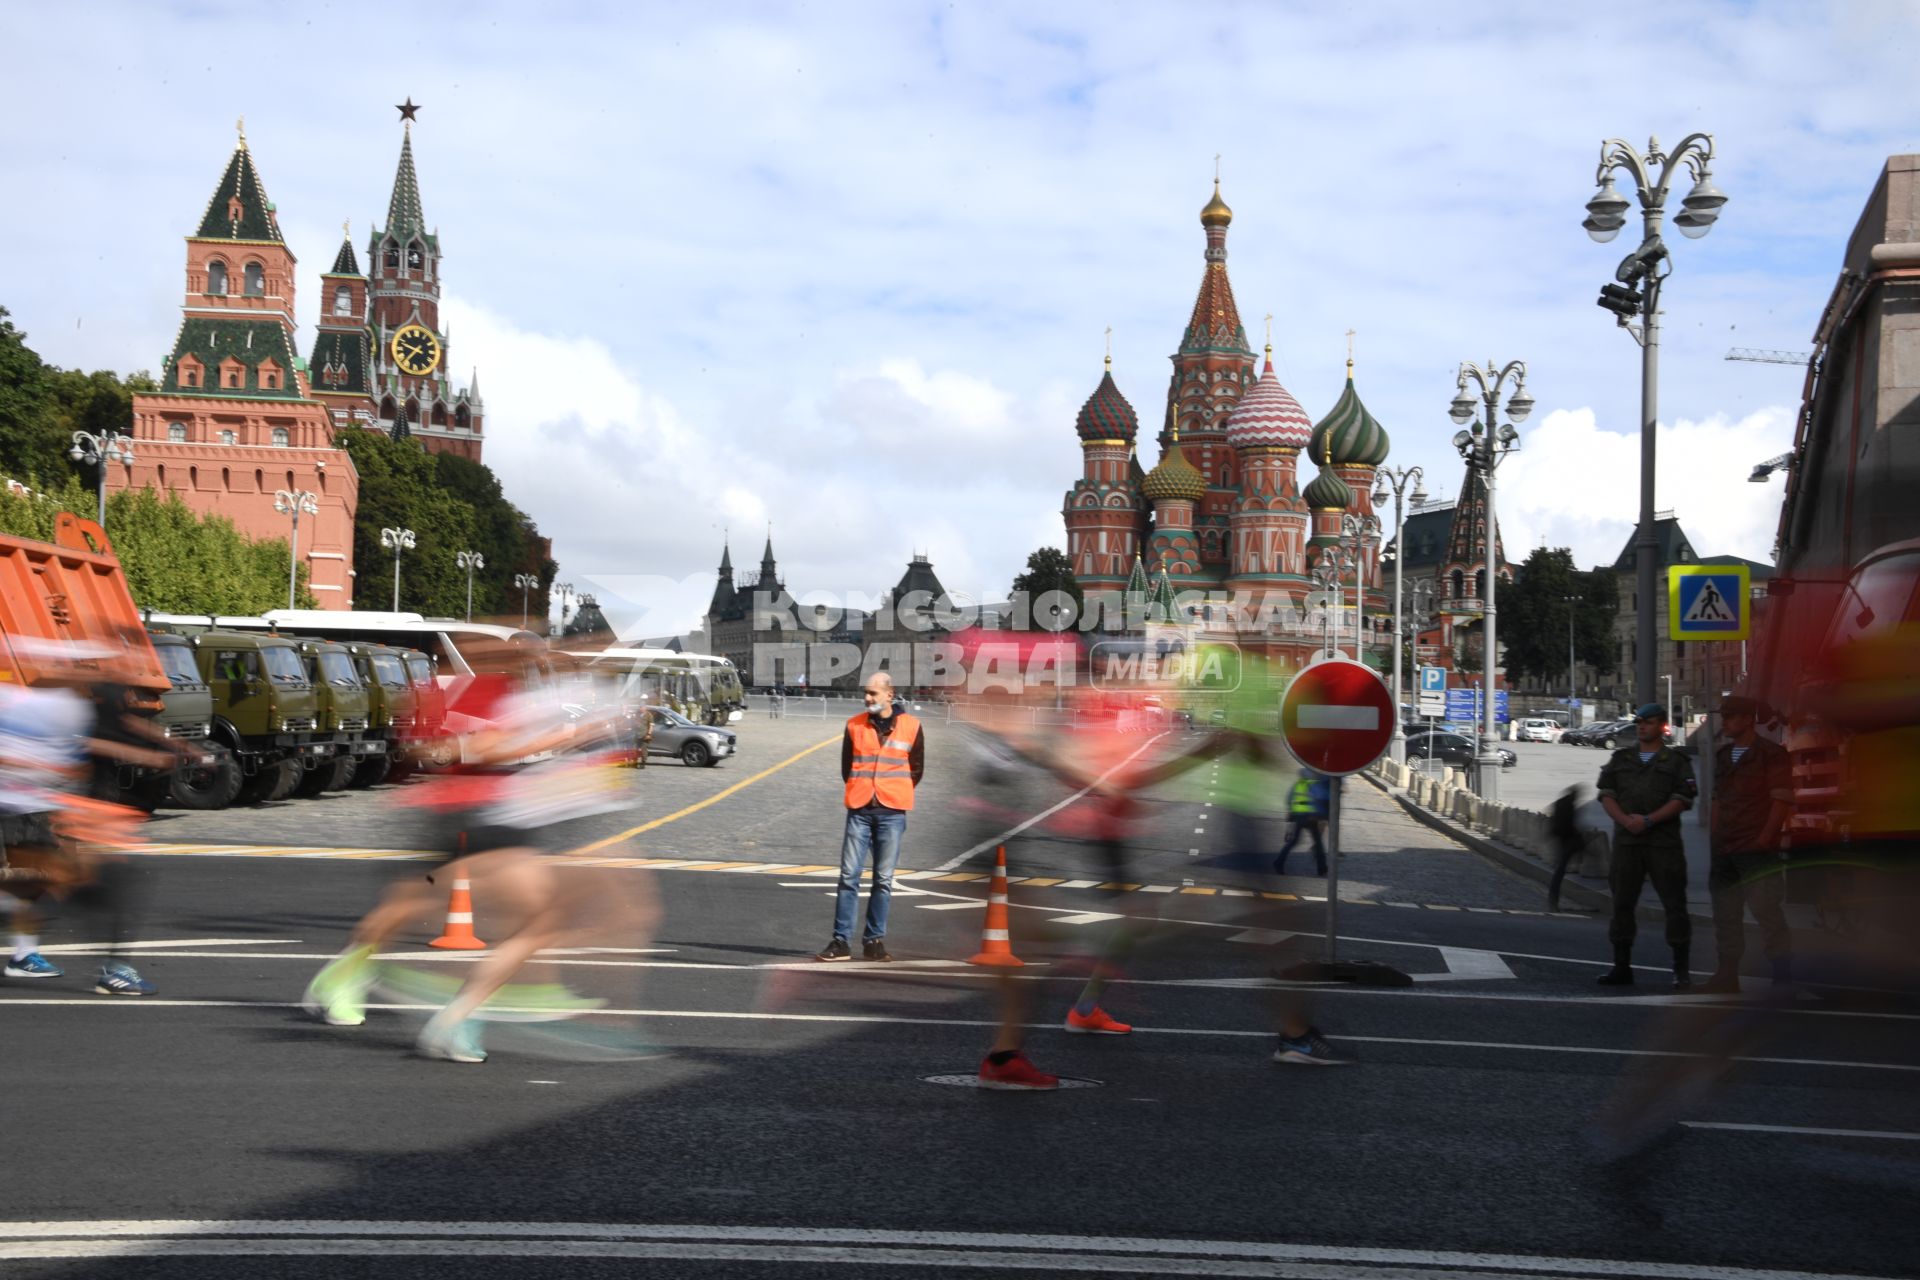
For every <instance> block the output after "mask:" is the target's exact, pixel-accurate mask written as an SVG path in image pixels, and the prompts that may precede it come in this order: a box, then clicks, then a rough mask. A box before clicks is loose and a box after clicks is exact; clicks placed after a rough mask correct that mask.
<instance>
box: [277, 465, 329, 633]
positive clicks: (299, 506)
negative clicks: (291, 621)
mask: <svg viewBox="0 0 1920 1280" xmlns="http://www.w3.org/2000/svg"><path fill="white" fill-rule="evenodd" d="M273 509H274V510H275V511H278V512H279V513H280V514H281V515H283V516H292V517H293V541H292V543H291V544H290V546H289V548H288V556H287V608H289V609H291V608H293V591H294V587H295V585H296V584H298V582H299V581H300V517H301V515H303V514H305V515H310V516H317V515H319V514H320V495H319V494H317V493H314V492H312V491H311V490H307V489H275V490H274V491H273Z"/></svg>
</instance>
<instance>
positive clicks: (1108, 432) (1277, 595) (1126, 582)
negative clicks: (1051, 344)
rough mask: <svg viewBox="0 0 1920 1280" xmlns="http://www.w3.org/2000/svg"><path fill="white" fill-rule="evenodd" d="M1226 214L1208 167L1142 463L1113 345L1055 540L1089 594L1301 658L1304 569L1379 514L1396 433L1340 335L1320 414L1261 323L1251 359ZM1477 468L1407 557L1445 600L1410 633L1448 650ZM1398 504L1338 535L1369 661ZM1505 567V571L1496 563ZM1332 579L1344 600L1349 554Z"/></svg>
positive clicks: (1308, 642)
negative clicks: (1330, 390) (1331, 395)
mask: <svg viewBox="0 0 1920 1280" xmlns="http://www.w3.org/2000/svg"><path fill="white" fill-rule="evenodd" d="M1232 222H1233V210H1232V209H1230V208H1228V207H1227V203H1226V201H1225V200H1223V199H1221V196H1220V185H1219V182H1218V180H1216V181H1215V183H1214V191H1213V198H1212V199H1211V200H1209V201H1208V202H1207V204H1206V206H1205V207H1204V208H1203V209H1201V211H1200V224H1201V226H1202V228H1203V229H1204V230H1205V233H1206V253H1205V266H1204V268H1203V272H1202V275H1201V279H1200V290H1199V294H1198V296H1197V297H1196V298H1195V300H1194V304H1193V312H1192V315H1191V316H1190V317H1189V319H1188V321H1187V325H1186V329H1185V332H1184V333H1183V334H1182V335H1181V339H1180V346H1179V349H1178V351H1177V352H1176V353H1175V354H1174V355H1173V357H1172V360H1173V376H1172V379H1171V380H1170V382H1169V384H1168V387H1167V398H1166V409H1165V413H1164V415H1163V425H1162V426H1161V428H1160V431H1159V434H1158V436H1157V442H1158V444H1159V453H1160V456H1159V461H1158V462H1157V463H1156V464H1155V465H1154V467H1153V468H1152V470H1144V469H1143V468H1142V466H1141V464H1140V461H1139V456H1138V451H1137V448H1136V441H1137V438H1138V435H1139V419H1138V416H1137V415H1136V413H1135V411H1134V408H1133V406H1132V404H1131V403H1129V402H1128V400H1127V398H1126V397H1125V396H1124V395H1123V394H1122V393H1121V391H1120V388H1119V386H1118V385H1117V384H1116V383H1115V382H1114V378H1113V367H1112V359H1111V357H1109V358H1108V361H1107V368H1106V371H1105V373H1104V374H1103V376H1102V377H1101V379H1100V384H1099V386H1098V387H1096V388H1095V389H1094V392H1093V394H1092V395H1091V396H1089V397H1088V398H1087V402H1086V404H1085V405H1084V406H1083V407H1082V408H1081V410H1080V414H1079V417H1078V419H1077V421H1076V423H1075V428H1076V430H1077V432H1078V434H1079V437H1080V448H1081V454H1082V457H1083V459H1084V464H1083V470H1082V474H1081V477H1080V479H1079V480H1078V481H1076V482H1075V484H1074V486H1073V488H1072V489H1071V490H1069V491H1068V492H1067V494H1066V499H1065V505H1064V507H1063V509H1062V514H1063V516H1064V517H1065V521H1066V529H1067V557H1068V560H1069V562H1070V563H1071V565H1072V569H1073V573H1074V577H1075V579H1076V580H1077V581H1078V582H1079V584H1080V586H1081V587H1082V589H1083V590H1084V591H1085V592H1086V593H1087V594H1088V595H1089V596H1094V595H1100V596H1104V597H1105V598H1107V599H1110V600H1111V599H1115V598H1120V599H1124V600H1127V601H1128V602H1129V603H1130V605H1134V606H1137V605H1139V604H1140V603H1142V602H1143V601H1145V602H1150V606H1151V616H1152V618H1153V620H1154V621H1156V622H1164V623H1170V624H1174V625H1178V626H1180V627H1181V628H1182V629H1183V630H1186V631H1188V632H1189V633H1195V634H1200V635H1206V634H1209V633H1212V634H1217V635H1220V636H1222V637H1223V638H1231V639H1234V640H1236V641H1238V642H1239V643H1240V644H1241V645H1242V646H1244V647H1250V648H1256V649H1259V650H1261V651H1263V652H1265V653H1266V654H1267V655H1268V656H1269V657H1270V658H1271V659H1273V660H1274V661H1275V662H1276V663H1277V664H1278V665H1279V666H1280V667H1281V668H1282V669H1284V670H1297V669H1298V668H1299V667H1301V666H1303V665H1305V664H1306V663H1307V662H1308V661H1309V660H1310V659H1311V657H1312V655H1313V654H1315V653H1316V652H1318V651H1320V650H1321V649H1322V648H1323V646H1324V636H1325V630H1324V619H1323V617H1322V615H1321V614H1320V612H1319V610H1318V609H1312V610H1310V609H1309V602H1310V601H1312V600H1314V599H1316V598H1317V595H1316V593H1318V592H1319V591H1320V590H1321V587H1320V584H1319V583H1317V582H1316V581H1315V569H1316V567H1318V566H1319V565H1320V564H1321V562H1322V561H1323V560H1324V559H1326V558H1328V557H1329V556H1331V557H1332V558H1333V560H1334V562H1335V563H1339V562H1340V556H1341V553H1340V550H1339V548H1340V545H1341V540H1342V526H1343V522H1344V521H1345V519H1346V518H1347V517H1348V516H1353V517H1356V518H1357V519H1358V520H1359V521H1362V522H1364V521H1365V520H1366V519H1367V517H1369V516H1374V515H1375V511H1374V505H1375V500H1374V486H1375V478H1376V472H1377V470H1378V468H1379V467H1380V466H1381V465H1382V464H1383V463H1385V462H1386V460H1387V454H1388V449H1389V445H1390V441H1389V439H1388V436H1387V432H1386V429H1385V428H1384V427H1382V426H1381V424H1380V423H1379V421H1378V420H1377V419H1375V418H1374V416H1373V415H1372V414H1371V413H1369V412H1368V411H1367V407H1366V405H1365V404H1364V403H1363V402H1362V401H1361V399H1360V394H1359V392H1358V390H1357V389H1356V388H1355V386H1354V380H1353V360H1352V355H1351V352H1349V355H1348V360H1347V379H1346V385H1345V387H1344V388H1343V389H1342V391H1341V393H1340V396H1339V399H1338V400H1337V401H1336V402H1335V403H1334V405H1333V408H1332V409H1331V410H1330V411H1329V412H1328V413H1327V414H1326V416H1325V417H1323V418H1322V419H1321V420H1320V421H1319V422H1318V423H1317V424H1316V423H1315V422H1314V421H1313V419H1312V418H1311V417H1310V416H1309V415H1308V414H1307V412H1306V410H1305V409H1303V408H1302V407H1301V405H1300V402H1299V401H1298V400H1296V399H1295V398H1294V397H1293V395H1292V394H1291V393H1290V392H1289V391H1288V390H1287V389H1286V388H1285V387H1283V386H1282V385H1281V384H1280V379H1279V377H1278V376H1277V375H1276V374H1275V373H1274V371H1273V346H1272V340H1271V335H1269V337H1268V342H1267V347H1266V357H1265V360H1264V361H1263V362H1261V364H1260V366H1259V369H1258V372H1257V373H1256V370H1255V358H1254V353H1253V348H1252V346H1251V345H1250V344H1249V343H1248V341H1247V331H1246V326H1245V325H1244V324H1243V323H1242V322H1241V318H1240V309H1239V307H1238V305H1237V304H1236V303H1235V301H1234V296H1233V285H1232V282H1231V281H1230V280H1229V279H1228V276H1227V229H1228V227H1229V226H1230V225H1231V224H1232ZM1475 480H1477V477H1471V476H1470V477H1469V482H1468V484H1467V485H1466V486H1465V488H1464V491H1463V499H1462V500H1461V501H1460V502H1459V503H1457V504H1455V505H1454V508H1453V510H1452V513H1451V515H1452V519H1451V521H1450V523H1451V524H1452V525H1453V528H1452V529H1451V530H1450V534H1452V535H1454V536H1450V537H1449V538H1448V544H1449V546H1448V550H1449V552H1450V553H1451V559H1450V560H1449V562H1448V563H1447V564H1445V565H1439V564H1419V565H1416V564H1415V563H1414V560H1415V558H1416V557H1415V556H1414V555H1411V554H1410V555H1409V563H1408V564H1407V565H1406V566H1405V569H1406V572H1407V574H1408V578H1409V587H1410V588H1411V586H1412V582H1413V577H1414V575H1416V574H1424V575H1426V576H1428V577H1430V578H1432V579H1433V584H1434V587H1435V596H1436V599H1435V604H1436V605H1437V607H1438V612H1439V615H1440V616H1439V618H1438V620H1437V624H1436V626H1435V627H1434V629H1432V630H1431V631H1430V632H1429V631H1423V632H1422V633H1421V634H1420V635H1419V636H1418V638H1417V643H1418V644H1419V645H1421V646H1423V647H1424V648H1426V649H1427V650H1429V651H1431V653H1432V656H1433V660H1435V661H1438V662H1440V663H1441V664H1442V665H1447V666H1452V665H1454V663H1453V662H1451V661H1449V658H1450V657H1451V656H1452V652H1453V649H1454V643H1455V640H1456V637H1455V636H1454V635H1453V631H1454V629H1455V626H1456V625H1458V626H1461V628H1462V629H1463V630H1464V629H1465V627H1466V626H1467V625H1470V624H1471V623H1472V621H1473V620H1474V618H1475V616H1476V614H1477V611H1476V610H1474V609H1473V607H1472V606H1473V604H1475V603H1477V600H1472V599H1469V598H1468V597H1470V596H1477V595H1478V594H1479V581H1480V578H1479V577H1476V574H1475V572H1474V570H1475V563H1476V560H1475V557H1476V556H1484V549H1485V545H1486V544H1485V522H1484V521H1485V511H1484V489H1483V488H1482V487H1480V486H1479V485H1477V484H1476V483H1474V481H1475ZM1476 496H1478V497H1480V499H1481V500H1480V501H1479V502H1476V501H1475V498H1476ZM1392 514H1393V513H1392V510H1391V507H1390V506H1389V509H1388V510H1387V512H1386V513H1385V515H1384V517H1382V523H1384V524H1386V525H1387V526H1388V527H1386V528H1385V529H1383V530H1381V531H1380V532H1378V533H1376V534H1373V535H1372V536H1368V537H1364V538H1361V539H1359V540H1358V545H1357V546H1356V539H1355V538H1353V537H1351V536H1349V537H1348V538H1347V540H1346V554H1347V555H1348V556H1349V557H1351V558H1352V559H1353V560H1357V580H1358V587H1357V591H1358V595H1359V596H1360V602H1359V615H1360V616H1361V617H1363V618H1365V619H1366V620H1367V621H1366V622H1365V623H1364V624H1362V630H1363V633H1364V636H1365V638H1364V641H1363V644H1362V646H1361V650H1362V652H1361V654H1360V656H1361V657H1362V659H1363V660H1364V661H1367V662H1369V663H1370V664H1373V665H1390V664H1391V661H1392V657H1391V654H1392V651H1391V647H1390V646H1391V638H1390V630H1391V616H1392V614H1391V611H1392V600H1391V599H1390V598H1389V589H1388V586H1387V580H1386V579H1385V578H1384V577H1383V574H1382V563H1381V560H1382V556H1381V553H1382V549H1383V546H1387V544H1389V543H1390V541H1391V539H1392V536H1393V530H1392V528H1391V520H1392ZM1433 514H1435V515H1437V514H1438V512H1437V511H1436V512H1434V513H1433ZM1476 519H1477V520H1478V521H1479V524H1478V525H1477V526H1476V524H1475V521H1476ZM1413 550H1414V549H1413V548H1411V547H1410V548H1409V551H1410V552H1411V551H1413ZM1356 551H1357V555H1356V554H1355V552H1356ZM1388 554H1389V555H1391V554H1393V552H1392V549H1391V548H1390V547H1389V548H1388ZM1428 558H1431V557H1428ZM1454 560H1457V561H1458V562H1459V563H1457V564H1456V563H1453V562H1452V561H1454ZM1478 563H1480V564H1484V559H1480V560H1479V561H1478ZM1449 570H1453V571H1454V572H1449ZM1500 573H1501V577H1502V579H1503V580H1504V579H1506V578H1508V577H1509V576H1510V570H1509V569H1508V568H1507V567H1506V566H1505V564H1504V563H1502V565H1501V570H1500ZM1482 576H1483V575H1482ZM1342 580H1343V581H1344V584H1345V590H1346V592H1347V593H1348V594H1347V595H1346V596H1345V597H1344V598H1345V599H1346V600H1347V601H1349V602H1351V601H1352V600H1353V598H1354V593H1355V592H1356V572H1355V566H1354V565H1352V564H1351V563H1350V564H1349V565H1348V567H1347V568H1346V570H1345V572H1344V574H1343V578H1342ZM1456 597H1457V598H1456ZM1354 616H1355V615H1354V612H1353V607H1352V604H1351V603H1349V604H1347V605H1346V606H1344V607H1343V608H1341V609H1339V610H1338V611H1337V621H1338V624H1339V626H1340V627H1341V628H1342V638H1341V641H1340V644H1341V647H1342V648H1347V647H1348V646H1350V645H1351V643H1352V639H1351V637H1352V634H1353V628H1354V622H1353V618H1354ZM1250 622H1252V623H1253V625H1251V626H1250V625H1249V624H1250Z"/></svg>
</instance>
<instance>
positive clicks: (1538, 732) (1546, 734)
mask: <svg viewBox="0 0 1920 1280" xmlns="http://www.w3.org/2000/svg"><path fill="white" fill-rule="evenodd" d="M1562 731H1563V730H1562V727H1561V726H1560V725H1559V724H1556V723H1555V722H1554V721H1552V720H1538V719H1529V720H1522V721H1521V722H1520V728H1519V729H1518V730H1516V731H1515V736H1516V738H1517V739H1518V740H1519V741H1521V742H1558V741H1559V740H1560V734H1561V733H1562Z"/></svg>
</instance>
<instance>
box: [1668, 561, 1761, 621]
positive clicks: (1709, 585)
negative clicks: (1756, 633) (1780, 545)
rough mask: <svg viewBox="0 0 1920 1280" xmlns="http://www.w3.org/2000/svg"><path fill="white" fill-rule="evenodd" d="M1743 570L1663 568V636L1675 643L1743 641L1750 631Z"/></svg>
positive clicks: (1750, 614)
mask: <svg viewBox="0 0 1920 1280" xmlns="http://www.w3.org/2000/svg"><path fill="white" fill-rule="evenodd" d="M1750 583H1751V577H1750V574H1749V572H1748V569H1747V566H1746V565H1744V564H1741V565H1725V564H1676V565H1670V566H1668V568H1667V633H1668V634H1669V635H1671V636H1672V637H1673V638H1674V639H1675V640H1745V639H1746V638H1747V636H1748V634H1749V633H1750V632H1751V631H1752V628H1753V603H1752V597H1751V593H1750V589H1749V588H1750Z"/></svg>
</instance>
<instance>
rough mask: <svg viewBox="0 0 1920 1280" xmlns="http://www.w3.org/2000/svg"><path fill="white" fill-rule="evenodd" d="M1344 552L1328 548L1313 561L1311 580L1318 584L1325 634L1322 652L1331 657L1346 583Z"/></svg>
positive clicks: (1338, 548)
mask: <svg viewBox="0 0 1920 1280" xmlns="http://www.w3.org/2000/svg"><path fill="white" fill-rule="evenodd" d="M1346 555H1347V553H1346V551H1345V549H1344V548H1341V547H1329V548H1327V549H1326V550H1325V551H1324V552H1322V553H1321V555H1320V558H1319V559H1318V560H1316V561H1314V565H1313V580H1314V581H1315V582H1317V583H1319V584H1320V599H1321V602H1322V603H1321V610H1322V612H1321V618H1322V620H1323V622H1324V626H1323V628H1322V629H1323V630H1324V631H1325V632H1326V637H1325V643H1324V652H1325V653H1326V655H1327V656H1328V657H1332V656H1333V654H1334V652H1335V649H1334V644H1335V642H1336V641H1337V640H1338V639H1339V635H1338V628H1339V625H1340V598H1341V594H1342V591H1343V589H1344V586H1343V584H1344V583H1345V581H1346V576H1347V567H1346Z"/></svg>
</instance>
